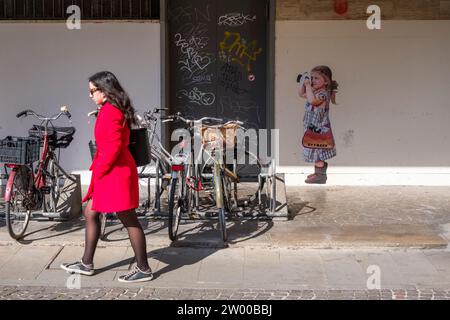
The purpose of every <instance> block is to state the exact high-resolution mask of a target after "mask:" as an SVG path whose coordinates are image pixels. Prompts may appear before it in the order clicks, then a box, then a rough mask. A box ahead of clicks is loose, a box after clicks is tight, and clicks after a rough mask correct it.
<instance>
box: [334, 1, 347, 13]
mask: <svg viewBox="0 0 450 320" xmlns="http://www.w3.org/2000/svg"><path fill="white" fill-rule="evenodd" d="M334 11H335V12H336V13H337V14H339V15H343V14H346V13H347V11H348V1H347V0H334Z"/></svg>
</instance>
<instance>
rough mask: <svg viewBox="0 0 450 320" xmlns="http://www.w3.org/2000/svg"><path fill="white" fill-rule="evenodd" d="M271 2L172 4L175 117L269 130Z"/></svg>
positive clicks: (183, 0)
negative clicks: (220, 120) (216, 119)
mask: <svg viewBox="0 0 450 320" xmlns="http://www.w3.org/2000/svg"><path fill="white" fill-rule="evenodd" d="M268 2H269V1H268V0H170V1H169V2H168V8H167V9H168V14H167V16H168V41H169V73H170V74H169V77H170V80H169V97H168V98H169V99H168V104H169V108H170V109H171V112H181V113H182V114H184V115H186V116H188V117H189V118H191V119H193V118H201V117H204V116H213V117H219V118H223V119H224V120H241V121H244V122H245V125H246V127H248V128H266V127H267V123H266V105H267V103H266V83H267V81H266V77H267V68H268V60H267V57H268V55H267V32H268V31H267V30H268V5H269V4H268Z"/></svg>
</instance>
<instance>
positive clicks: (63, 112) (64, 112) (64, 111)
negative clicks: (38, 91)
mask: <svg viewBox="0 0 450 320" xmlns="http://www.w3.org/2000/svg"><path fill="white" fill-rule="evenodd" d="M29 115H32V116H35V117H36V118H38V119H39V120H41V121H56V120H58V119H59V117H61V116H62V115H65V116H66V117H67V118H68V119H69V120H70V119H71V118H72V115H71V114H70V112H69V110H68V108H67V107H66V106H62V107H61V112H60V113H58V114H57V115H53V116H52V117H44V116H42V115H40V114H37V113H36V112H34V111H33V110H30V109H28V110H24V111H21V112H19V113H18V114H17V115H16V117H17V118H22V117H24V116H25V117H26V116H29Z"/></svg>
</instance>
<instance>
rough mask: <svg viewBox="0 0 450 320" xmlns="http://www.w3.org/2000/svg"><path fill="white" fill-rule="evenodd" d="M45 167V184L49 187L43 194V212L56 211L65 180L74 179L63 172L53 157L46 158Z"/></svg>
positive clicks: (61, 196) (73, 180)
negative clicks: (47, 191)
mask: <svg viewBox="0 0 450 320" xmlns="http://www.w3.org/2000/svg"><path fill="white" fill-rule="evenodd" d="M45 168H46V169H45V171H46V172H45V186H47V187H50V190H49V191H50V192H49V193H47V194H46V195H45V199H44V208H43V209H44V211H45V212H52V213H58V206H59V205H60V202H61V201H62V200H64V199H62V198H64V197H63V193H64V190H63V188H64V185H65V184H66V180H71V181H72V182H75V181H76V180H75V178H73V177H71V176H70V175H69V174H68V173H67V172H65V171H64V170H63V169H62V168H61V166H60V165H59V164H58V162H57V161H56V160H55V159H54V158H48V160H47V165H46V166H45Z"/></svg>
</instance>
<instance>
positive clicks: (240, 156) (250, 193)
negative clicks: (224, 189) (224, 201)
mask: <svg viewBox="0 0 450 320" xmlns="http://www.w3.org/2000/svg"><path fill="white" fill-rule="evenodd" d="M213 165H214V159H213V158H211V157H210V158H208V159H206V161H204V162H203V163H202V164H201V168H200V176H201V178H202V179H207V180H208V179H211V178H212V176H213V172H212V171H213V170H212V169H213ZM227 168H228V169H230V170H231V171H233V172H234V174H235V175H236V176H237V178H238V181H239V185H240V188H239V190H241V191H240V192H239V195H240V199H241V201H242V200H243V202H244V205H248V204H253V203H254V202H255V200H257V199H258V195H259V193H260V192H261V190H262V189H263V187H264V179H258V176H259V175H260V173H261V170H262V165H261V162H260V160H259V159H258V157H257V156H256V155H254V154H253V153H251V152H249V151H248V150H245V151H244V152H237V153H236V155H235V164H234V165H231V164H227ZM232 184H233V188H234V191H233V192H234V194H233V200H234V201H235V206H237V205H238V203H237V200H238V199H237V198H238V194H237V193H238V192H237V182H233V183H232Z"/></svg>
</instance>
